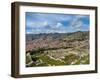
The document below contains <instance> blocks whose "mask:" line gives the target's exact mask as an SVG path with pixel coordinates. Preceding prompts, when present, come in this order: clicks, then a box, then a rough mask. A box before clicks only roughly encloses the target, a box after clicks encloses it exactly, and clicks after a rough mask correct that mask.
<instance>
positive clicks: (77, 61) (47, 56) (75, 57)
mask: <svg viewBox="0 0 100 80" xmlns="http://www.w3.org/2000/svg"><path fill="white" fill-rule="evenodd" d="M82 64H89V51H88V49H78V48H76V49H73V48H60V49H39V50H34V51H31V52H28V53H27V54H26V66H27V67H36V66H60V65H82Z"/></svg>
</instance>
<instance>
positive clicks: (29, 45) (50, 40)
mask: <svg viewBox="0 0 100 80" xmlns="http://www.w3.org/2000/svg"><path fill="white" fill-rule="evenodd" d="M26 53H27V54H26V66H30V67H31V66H33V67H34V66H54V65H55V66H57V65H71V64H89V31H77V32H73V33H48V34H46V33H43V34H26Z"/></svg>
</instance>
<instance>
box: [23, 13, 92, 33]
mask: <svg viewBox="0 0 100 80" xmlns="http://www.w3.org/2000/svg"><path fill="white" fill-rule="evenodd" d="M25 21H26V24H25V26H26V34H40V33H69V32H76V31H89V25H90V19H89V15H82V14H59V13H34V12H26V13H25Z"/></svg>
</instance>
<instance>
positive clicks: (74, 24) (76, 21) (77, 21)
mask: <svg viewBox="0 0 100 80" xmlns="http://www.w3.org/2000/svg"><path fill="white" fill-rule="evenodd" d="M82 18H87V16H84V15H83V16H82V15H78V16H76V17H75V18H74V19H73V20H72V22H71V27H73V29H76V30H81V29H82V27H85V26H86V24H84V21H82V20H81V19H82ZM87 26H89V25H87Z"/></svg>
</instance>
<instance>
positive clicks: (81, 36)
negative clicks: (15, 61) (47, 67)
mask: <svg viewBox="0 0 100 80" xmlns="http://www.w3.org/2000/svg"><path fill="white" fill-rule="evenodd" d="M74 47H80V48H89V31H77V32H73V33H41V34H26V52H28V51H32V50H37V49H41V48H44V49H48V48H49V49H50V48H58V49H59V48H74Z"/></svg>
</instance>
